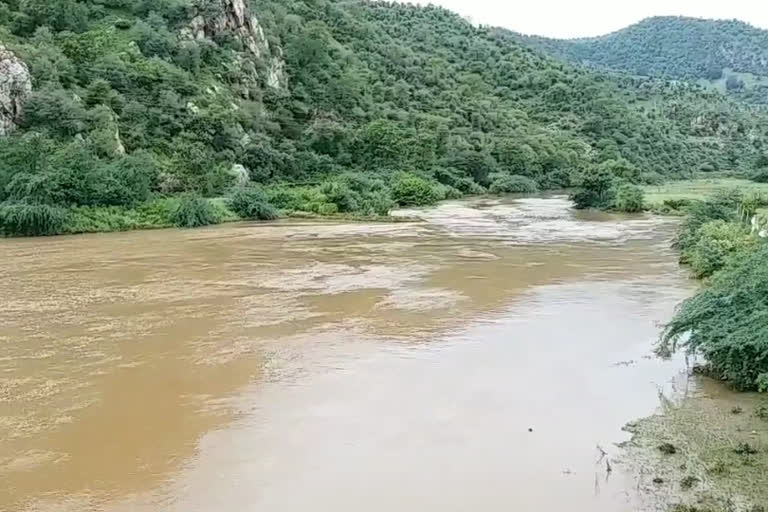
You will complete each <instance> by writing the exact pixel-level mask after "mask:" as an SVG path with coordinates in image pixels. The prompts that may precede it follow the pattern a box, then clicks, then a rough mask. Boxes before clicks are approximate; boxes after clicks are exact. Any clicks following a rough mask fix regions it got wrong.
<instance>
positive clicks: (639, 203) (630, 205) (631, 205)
mask: <svg viewBox="0 0 768 512" xmlns="http://www.w3.org/2000/svg"><path fill="white" fill-rule="evenodd" d="M644 208H645V193H644V192H643V189H642V188H640V187H638V186H637V185H631V184H629V183H624V184H623V185H620V186H619V187H618V188H617V189H616V197H615V198H614V200H613V209H614V210H617V211H620V212H627V213H638V212H641V211H643V209H644Z"/></svg>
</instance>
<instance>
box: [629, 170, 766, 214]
mask: <svg viewBox="0 0 768 512" xmlns="http://www.w3.org/2000/svg"><path fill="white" fill-rule="evenodd" d="M728 189H739V190H740V191H742V192H744V193H745V194H749V193H758V194H761V195H765V196H768V183H755V182H753V181H749V180H745V179H739V178H706V179H695V180H686V181H672V182H669V183H665V184H663V185H647V186H644V187H643V191H644V192H645V203H646V206H647V207H648V209H650V210H652V211H656V210H659V209H661V208H663V207H664V206H665V203H669V202H677V201H695V200H701V199H706V198H707V197H709V196H711V195H712V194H714V193H715V192H717V191H719V190H728Z"/></svg>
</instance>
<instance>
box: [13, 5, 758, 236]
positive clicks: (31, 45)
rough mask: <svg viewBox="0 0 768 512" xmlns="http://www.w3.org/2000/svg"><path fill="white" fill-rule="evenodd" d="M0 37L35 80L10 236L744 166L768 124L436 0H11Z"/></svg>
mask: <svg viewBox="0 0 768 512" xmlns="http://www.w3.org/2000/svg"><path fill="white" fill-rule="evenodd" d="M234 7H237V8H234ZM241 12H242V13H243V16H242V18H243V19H240V18H238V16H240V14H238V13H241ZM233 16H234V17H235V18H237V19H235V18H233ZM0 41H2V43H3V44H4V45H5V46H6V47H7V48H8V49H10V50H12V51H13V53H14V54H15V55H17V56H18V57H19V58H20V59H21V60H22V61H23V62H24V63H25V64H26V66H27V67H28V69H29V74H30V77H29V78H30V85H31V93H30V94H29V96H28V98H26V101H25V105H24V113H23V116H20V117H19V118H18V119H14V120H13V121H14V122H15V124H16V125H17V129H16V131H15V133H13V134H12V135H9V136H5V137H2V138H0V204H1V205H2V206H0V208H1V209H2V215H0V223H1V224H0V226H1V227H0V231H2V233H3V234H5V235H33V234H55V233H71V232H81V231H94V230H111V229H137V228H144V227H160V226H167V225H191V224H198V223H201V222H203V221H205V223H209V222H218V221H221V220H232V219H240V218H244V219H254V218H256V219H261V218H272V217H274V216H275V215H280V214H286V215H291V214H294V213H296V212H304V213H307V214H312V215H331V216H332V215H359V216H381V215H386V214H387V212H388V211H389V209H390V208H392V207H393V206H395V205H403V206H420V205H427V204H431V203H433V202H435V201H438V200H441V199H446V198H456V197H460V196H462V195H468V194H480V193H497V194H501V193H520V192H525V193H529V192H532V191H534V190H537V189H540V190H546V189H553V188H564V187H572V186H574V185H578V184H579V180H583V179H585V178H584V177H585V176H588V175H589V174H591V173H593V172H603V171H605V172H609V173H611V174H613V177H614V178H616V180H619V181H623V182H626V183H629V184H633V185H642V184H649V183H657V182H659V181H660V180H663V179H665V178H684V177H689V176H691V175H693V174H694V173H697V172H712V171H717V170H720V169H730V170H734V171H735V172H741V173H742V174H744V175H746V174H748V173H751V172H754V171H756V170H757V169H758V163H759V162H760V161H761V158H764V153H765V151H764V149H763V148H764V143H765V141H766V140H768V116H766V115H765V114H764V113H763V112H762V111H760V110H753V109H748V108H746V107H744V106H741V105H737V104H734V103H731V102H730V101H729V100H728V99H727V98H725V97H723V96H722V95H718V94H714V93H712V92H710V91H699V90H689V89H684V88H673V87H671V86H668V85H664V84H655V85H653V86H652V87H649V86H648V84H647V83H646V84H639V83H635V82H633V81H632V80H629V79H627V77H621V76H616V75H612V74H605V73H599V72H592V71H587V70H584V69H581V68H579V67H578V66H574V65H570V64H566V63H562V62H557V61H555V60H553V59H551V58H549V57H546V56H544V55H542V54H539V53H537V52H535V51H533V50H531V49H529V48H526V47H525V46H523V45H520V44H519V42H518V41H516V40H515V39H514V38H512V37H510V35H509V34H508V33H504V32H503V31H498V30H495V29H491V28H488V27H477V26H473V25H472V24H470V23H468V22H467V21H465V20H463V19H462V18H461V17H460V16H458V15H455V14H453V13H451V12H449V11H447V10H444V9H440V8H436V7H416V6H411V5H402V4H395V3H387V2H364V1H353V2H341V1H336V0H316V1H313V2H308V1H305V0H289V1H280V2H277V1H273V0H251V1H250V2H244V1H243V0H195V1H192V2H175V1H171V0H163V1H158V2H123V1H114V2H107V3H105V2H103V1H96V0H78V1H75V0H52V1H51V0H49V1H45V2H40V1H37V0H35V1H25V2H16V1H13V2H5V3H4V4H2V8H0ZM254 186H255V187H260V190H261V191H262V192H263V195H261V192H248V193H247V195H248V197H246V194H245V193H244V192H243V189H248V187H254ZM248 190H250V189H248ZM621 190H622V192H621V201H619V203H618V204H617V205H616V207H617V208H619V209H624V208H626V209H629V211H634V210H635V208H636V205H637V201H636V199H637V196H638V194H637V191H636V190H634V189H630V188H627V187H624V188H623V189H621ZM616 191H617V192H618V191H619V189H616ZM257 195H259V197H258V198H257V197H256V196H257ZM192 198H201V199H202V201H201V200H198V199H192ZM603 199H605V198H602V197H601V198H600V201H602V200H603ZM242 201H245V202H246V203H249V204H250V203H253V206H252V207H251V206H248V205H247V204H245V205H244V204H243V203H242ZM193 203H194V204H196V205H197V206H196V207H195V208H196V211H197V212H198V213H199V214H200V215H191V216H188V215H187V214H188V213H192V211H191V210H189V209H188V208H187V207H189V206H190V205H191V204H193ZM182 204H183V205H185V206H184V208H183V209H182V210H179V208H181V206H180V205H182ZM205 204H208V205H209V206H210V208H209V207H208V206H205ZM204 210H209V211H207V212H204Z"/></svg>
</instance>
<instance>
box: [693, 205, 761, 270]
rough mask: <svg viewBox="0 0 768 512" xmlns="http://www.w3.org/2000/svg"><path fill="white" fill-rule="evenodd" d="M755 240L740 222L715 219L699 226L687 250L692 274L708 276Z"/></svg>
mask: <svg viewBox="0 0 768 512" xmlns="http://www.w3.org/2000/svg"><path fill="white" fill-rule="evenodd" d="M754 243H755V240H754V238H753V237H752V236H750V233H749V231H747V230H746V229H745V228H744V227H742V225H741V224H737V223H734V222H725V221H723V220H715V221H712V222H708V223H706V224H704V225H703V226H701V228H699V233H698V240H697V242H696V244H695V245H694V246H693V247H691V248H690V249H689V250H688V253H687V255H686V260H687V261H688V263H689V264H690V266H691V270H692V271H693V275H694V277H696V278H699V279H702V278H705V277H709V276H711V275H712V274H714V273H715V272H717V271H718V270H720V269H721V268H723V267H724V266H725V265H726V263H728V261H729V260H730V259H731V258H733V257H734V255H737V254H739V253H740V252H741V251H744V250H748V249H750V248H751V247H752V246H753V245H754Z"/></svg>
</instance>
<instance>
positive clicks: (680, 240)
mask: <svg viewBox="0 0 768 512" xmlns="http://www.w3.org/2000/svg"><path fill="white" fill-rule="evenodd" d="M740 201H741V194H740V193H739V192H738V191H735V192H734V191H724V192H720V193H718V194H715V195H714V196H713V197H711V198H709V199H707V200H706V201H698V202H695V203H694V204H693V205H691V207H690V208H689V209H688V216H687V217H686V218H685V220H684V221H683V224H682V225H681V226H680V230H679V231H678V234H677V238H676V239H675V243H674V247H675V248H676V249H678V250H679V251H680V261H681V262H682V263H687V261H688V258H687V255H688V249H689V248H691V247H693V246H694V245H696V242H697V241H698V240H699V228H701V226H703V225H704V224H706V223H707V222H710V221H713V220H724V221H735V220H736V219H737V208H738V205H739V203H740Z"/></svg>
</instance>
